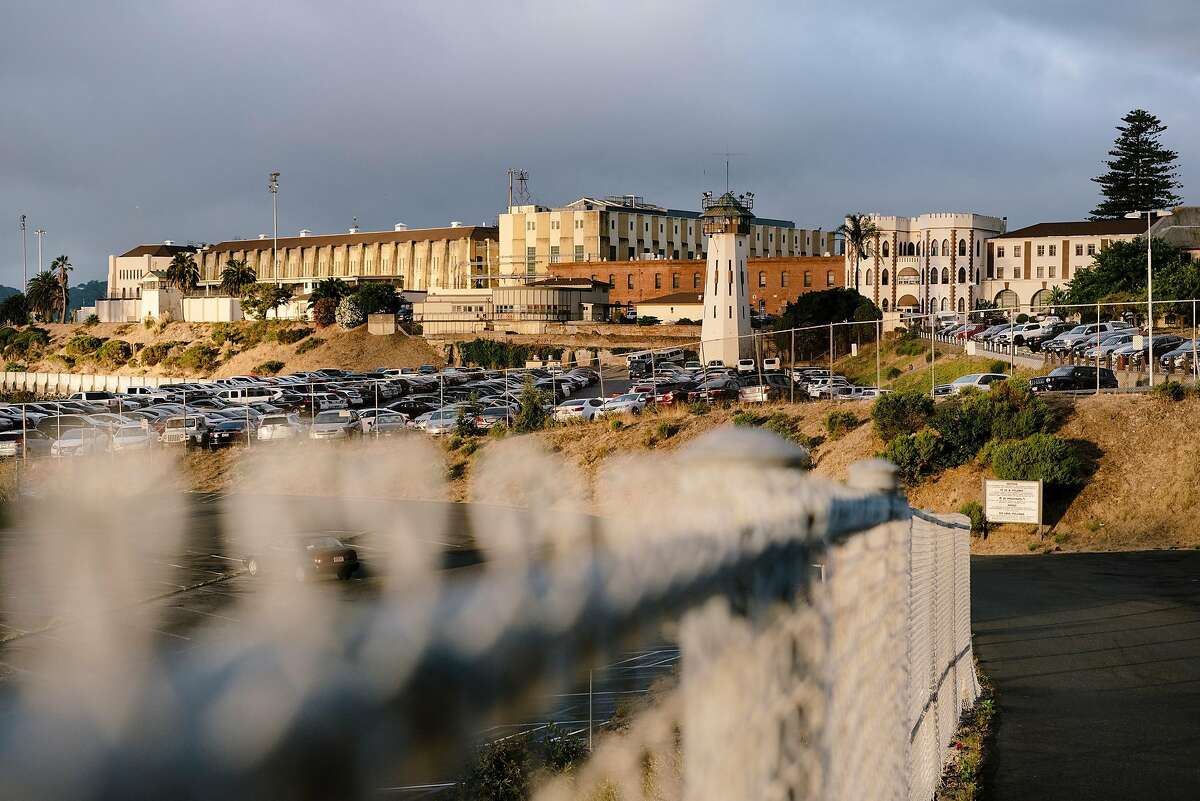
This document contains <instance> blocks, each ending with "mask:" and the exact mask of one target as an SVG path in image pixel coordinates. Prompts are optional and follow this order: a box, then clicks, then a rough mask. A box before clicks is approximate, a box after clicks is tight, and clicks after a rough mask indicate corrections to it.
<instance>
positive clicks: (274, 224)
mask: <svg viewBox="0 0 1200 801" xmlns="http://www.w3.org/2000/svg"><path fill="white" fill-rule="evenodd" d="M267 188H269V189H270V190H271V230H272V234H271V236H272V239H271V269H272V270H273V271H274V275H275V286H279V205H278V203H277V202H276V201H277V200H278V198H279V173H277V172H273V173H271V181H270V183H269V184H268V185H267Z"/></svg>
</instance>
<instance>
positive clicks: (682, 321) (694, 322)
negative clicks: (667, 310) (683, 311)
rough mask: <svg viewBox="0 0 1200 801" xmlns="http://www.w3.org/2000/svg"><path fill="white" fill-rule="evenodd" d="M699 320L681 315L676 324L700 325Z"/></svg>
mask: <svg viewBox="0 0 1200 801" xmlns="http://www.w3.org/2000/svg"><path fill="white" fill-rule="evenodd" d="M700 324H701V323H700V321H699V320H693V319H692V318H690V317H680V318H679V319H678V320H676V321H675V325H700Z"/></svg>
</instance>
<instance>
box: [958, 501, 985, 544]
mask: <svg viewBox="0 0 1200 801" xmlns="http://www.w3.org/2000/svg"><path fill="white" fill-rule="evenodd" d="M958 511H959V512H961V513H962V514H964V515H966V516H967V517H969V518H971V533H972V534H979V535H981V536H984V537H986V536H987V534H988V521H987V518H986V517H984V516H983V505H982V504H980V503H979V501H967V502H966V503H964V504H963V505H962V506H960V507H958Z"/></svg>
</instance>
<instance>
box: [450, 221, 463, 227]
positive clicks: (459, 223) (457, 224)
mask: <svg viewBox="0 0 1200 801" xmlns="http://www.w3.org/2000/svg"><path fill="white" fill-rule="evenodd" d="M450 227H451V228H462V220H451V221H450Z"/></svg>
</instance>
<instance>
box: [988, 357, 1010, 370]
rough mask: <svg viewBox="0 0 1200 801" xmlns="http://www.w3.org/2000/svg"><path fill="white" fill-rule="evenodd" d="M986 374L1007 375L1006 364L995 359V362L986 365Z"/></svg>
mask: <svg viewBox="0 0 1200 801" xmlns="http://www.w3.org/2000/svg"><path fill="white" fill-rule="evenodd" d="M988 372H989V373H1007V372H1008V362H1005V361H1001V360H1000V359H996V361H994V362H992V363H991V364H989V365H988Z"/></svg>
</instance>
